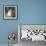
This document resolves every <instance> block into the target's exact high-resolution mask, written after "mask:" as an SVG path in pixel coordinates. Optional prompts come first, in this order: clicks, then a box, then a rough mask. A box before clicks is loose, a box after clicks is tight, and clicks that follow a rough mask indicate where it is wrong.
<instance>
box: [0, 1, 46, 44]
mask: <svg viewBox="0 0 46 46" xmlns="http://www.w3.org/2000/svg"><path fill="white" fill-rule="evenodd" d="M3 5H18V19H17V20H3ZM18 24H46V0H6V1H5V0H0V44H1V43H6V44H7V43H8V39H7V36H8V34H9V33H10V32H16V34H17V32H18V29H17V25H18ZM16 42H17V39H16Z"/></svg>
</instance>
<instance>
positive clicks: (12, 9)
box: [4, 5, 17, 19]
mask: <svg viewBox="0 0 46 46" xmlns="http://www.w3.org/2000/svg"><path fill="white" fill-rule="evenodd" d="M4 19H17V6H15V5H6V6H5V5H4Z"/></svg>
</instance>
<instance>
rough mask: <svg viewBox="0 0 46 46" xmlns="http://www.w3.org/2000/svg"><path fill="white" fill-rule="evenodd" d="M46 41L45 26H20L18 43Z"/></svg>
mask: <svg viewBox="0 0 46 46" xmlns="http://www.w3.org/2000/svg"><path fill="white" fill-rule="evenodd" d="M21 40H31V41H46V25H26V24H25V25H20V41H21Z"/></svg>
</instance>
